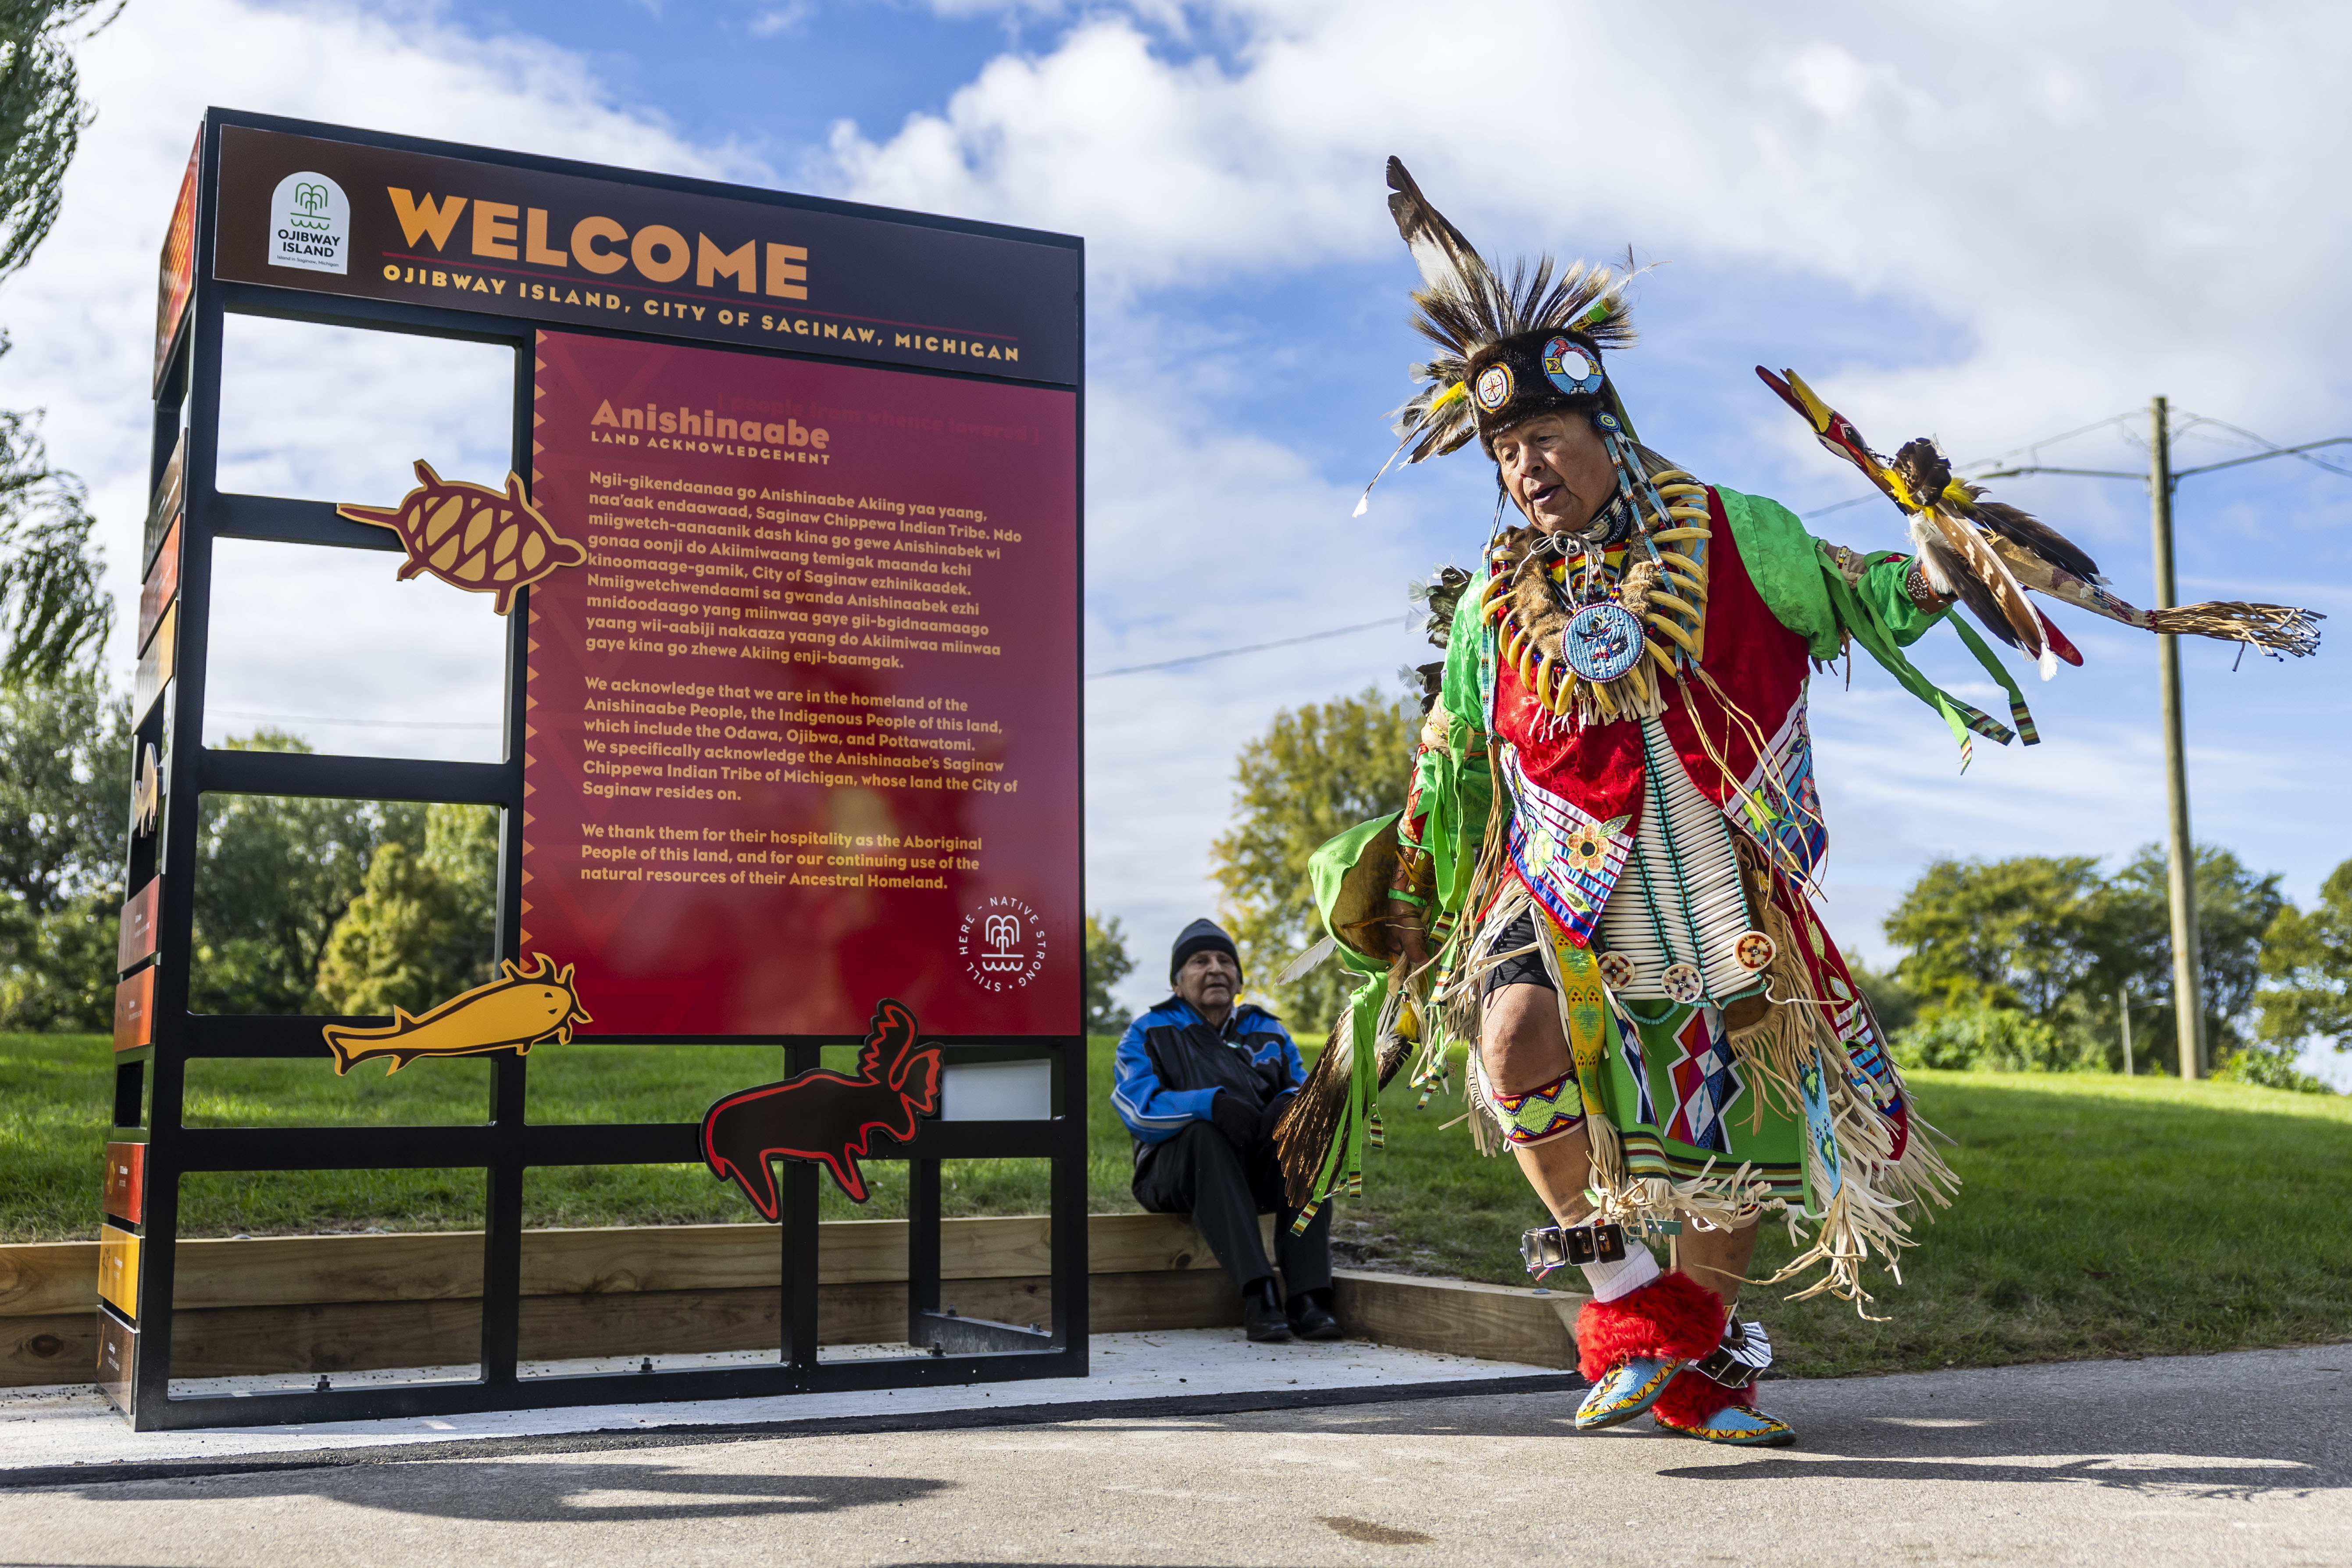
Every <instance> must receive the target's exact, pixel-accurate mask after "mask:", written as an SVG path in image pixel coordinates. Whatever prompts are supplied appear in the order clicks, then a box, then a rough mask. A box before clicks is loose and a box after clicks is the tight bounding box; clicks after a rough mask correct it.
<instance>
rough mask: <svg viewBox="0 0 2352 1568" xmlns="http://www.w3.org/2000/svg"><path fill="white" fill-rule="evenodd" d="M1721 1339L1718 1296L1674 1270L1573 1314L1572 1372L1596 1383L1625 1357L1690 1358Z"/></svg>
mask: <svg viewBox="0 0 2352 1568" xmlns="http://www.w3.org/2000/svg"><path fill="white" fill-rule="evenodd" d="M1722 1341H1723V1299H1722V1298H1721V1297H1719V1296H1717V1294H1716V1293H1715V1292H1714V1291H1712V1290H1710V1289H1707V1288H1706V1286H1704V1285H1702V1284H1700V1283H1699V1282H1698V1281H1697V1280H1696V1279H1692V1278H1691V1277H1690V1276H1689V1275H1687V1274H1685V1273H1684V1272H1682V1271H1681V1270H1680V1269H1676V1270H1675V1271H1674V1272H1673V1273H1671V1274H1661V1275H1659V1276H1658V1277H1657V1278H1656V1279H1653V1280H1651V1281H1650V1282H1649V1283H1648V1284H1647V1285H1644V1286H1643V1287H1642V1288H1641V1289H1639V1290H1636V1291H1634V1292H1633V1294H1631V1295H1628V1296H1620V1297H1619V1298H1617V1300H1614V1301H1587V1302H1586V1303H1585V1304H1584V1310H1583V1311H1581V1312H1580V1313H1578V1314H1577V1318H1576V1348H1577V1351H1578V1365H1577V1370H1579V1371H1580V1372H1581V1373H1584V1375H1585V1377H1586V1379H1587V1380H1588V1381H1598V1380H1599V1379H1601V1378H1602V1377H1604V1376H1606V1375H1608V1373H1609V1369H1610V1368H1612V1367H1613V1366H1615V1365H1616V1364H1617V1363H1619V1362H1622V1361H1623V1360H1624V1359H1625V1358H1626V1357H1628V1356H1637V1355H1648V1356H1664V1357H1668V1358H1671V1359H1675V1360H1680V1361H1696V1360H1697V1359H1698V1358H1699V1357H1701V1356H1703V1355H1706V1354H1707V1353H1708V1352H1711V1351H1713V1350H1714V1349H1715V1347H1716V1346H1717V1344H1719V1343H1721V1342H1722ZM1677 1381H1679V1379H1678V1380H1677ZM1718 1408H1719V1407H1718Z"/></svg>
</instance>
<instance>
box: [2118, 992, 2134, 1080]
mask: <svg viewBox="0 0 2352 1568" xmlns="http://www.w3.org/2000/svg"><path fill="white" fill-rule="evenodd" d="M2116 1016H2119V1017H2120V1018H2122V1019H2123V1021H2124V1076H2125V1077H2126V1078H2129V1077H2131V1076H2132V1055H2131V988H2130V987H2129V986H2124V985H2118V986H2116Z"/></svg>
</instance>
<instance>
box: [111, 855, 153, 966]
mask: <svg viewBox="0 0 2352 1568" xmlns="http://www.w3.org/2000/svg"><path fill="white" fill-rule="evenodd" d="M162 906H163V878H161V877H150V878H149V879H147V885H146V886H145V887H143V888H142V889H139V890H138V891H137V892H135V893H133V894H131V897H130V898H129V899H127V900H124V901H123V905H122V933H121V935H120V936H119V937H117V938H116V939H115V943H114V967H115V970H116V972H117V973H121V972H122V971H125V970H128V969H129V968H130V967H131V965H132V964H134V963H138V962H139V961H140V960H142V959H143V958H145V957H146V956H147V955H148V954H149V953H151V952H154V951H155V912H156V910H158V909H160V908H161V907H162Z"/></svg>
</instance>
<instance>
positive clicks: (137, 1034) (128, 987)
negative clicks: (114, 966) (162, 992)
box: [114, 963, 155, 1051]
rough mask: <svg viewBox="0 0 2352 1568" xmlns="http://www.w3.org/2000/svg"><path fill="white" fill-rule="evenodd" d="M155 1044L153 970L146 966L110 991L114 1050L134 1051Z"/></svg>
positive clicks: (151, 965)
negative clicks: (112, 1007) (111, 993)
mask: <svg viewBox="0 0 2352 1568" xmlns="http://www.w3.org/2000/svg"><path fill="white" fill-rule="evenodd" d="M154 1043H155V966H154V965H153V964H152V963H151V964H149V965H148V966H147V967H146V968H144V969H142V970H141V971H140V972H139V973H136V974H134V975H132V976H131V978H130V979H128V980H126V981H124V982H123V983H122V984H120V985H117V986H116V987H115V988H114V1048H115V1049H116V1050H118V1051H131V1050H136V1049H138V1048H139V1047H141V1046H152V1045H153V1044H154Z"/></svg>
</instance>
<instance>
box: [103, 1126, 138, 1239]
mask: <svg viewBox="0 0 2352 1568" xmlns="http://www.w3.org/2000/svg"><path fill="white" fill-rule="evenodd" d="M106 1212H107V1213H109V1214H110V1215H113V1216H114V1217H115V1218H117V1219H119V1220H124V1221H127V1222H128V1223H130V1224H131V1225H137V1224H139V1223H140V1222H141V1221H142V1220H144V1219H145V1218H146V1217H147V1145H146V1144H144V1143H109V1144H108V1145H107V1146H106Z"/></svg>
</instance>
